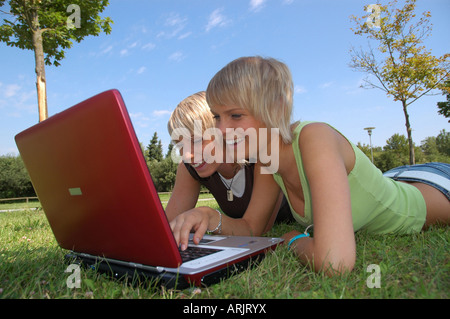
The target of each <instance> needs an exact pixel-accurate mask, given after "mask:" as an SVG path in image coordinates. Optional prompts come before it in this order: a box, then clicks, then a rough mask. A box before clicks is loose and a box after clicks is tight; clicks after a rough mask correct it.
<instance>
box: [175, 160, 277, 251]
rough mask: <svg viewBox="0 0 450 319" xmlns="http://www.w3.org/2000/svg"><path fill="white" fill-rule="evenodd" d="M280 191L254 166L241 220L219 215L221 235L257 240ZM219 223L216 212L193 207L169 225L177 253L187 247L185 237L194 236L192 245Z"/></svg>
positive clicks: (271, 180) (268, 176)
mask: <svg viewBox="0 0 450 319" xmlns="http://www.w3.org/2000/svg"><path fill="white" fill-rule="evenodd" d="M279 194H280V189H279V187H278V184H276V182H275V181H274V180H273V177H272V175H270V174H261V170H260V167H259V166H258V165H256V166H255V174H254V182H253V190H252V196H251V200H250V203H249V206H248V208H247V210H246V211H245V214H244V216H243V217H242V218H230V217H228V216H225V215H222V231H221V234H224V235H239V236H259V235H261V234H262V233H263V231H264V230H265V229H266V227H267V225H268V223H269V221H270V219H271V216H272V214H273V212H274V209H275V205H276V203H277V200H278V198H279ZM219 221H220V215H219V214H218V212H217V211H216V210H214V209H212V208H210V207H197V208H195V209H192V210H190V211H187V212H186V213H184V214H181V215H180V216H178V217H177V218H176V219H175V220H173V221H172V222H171V223H170V225H171V227H172V231H173V233H174V236H175V240H176V241H177V243H178V244H180V245H181V249H183V248H185V247H187V242H188V239H189V233H190V232H191V230H193V231H194V232H195V234H194V243H198V242H199V241H200V240H201V238H202V237H203V235H204V234H205V232H206V231H207V230H208V229H209V230H212V229H215V228H216V227H217V225H218V224H219Z"/></svg>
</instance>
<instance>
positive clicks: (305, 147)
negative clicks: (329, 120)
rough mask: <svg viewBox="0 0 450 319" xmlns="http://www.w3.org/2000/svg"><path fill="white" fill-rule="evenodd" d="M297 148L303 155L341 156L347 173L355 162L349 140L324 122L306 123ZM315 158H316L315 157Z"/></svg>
mask: <svg viewBox="0 0 450 319" xmlns="http://www.w3.org/2000/svg"><path fill="white" fill-rule="evenodd" d="M299 148H300V150H301V151H302V154H304V155H303V156H307V157H308V154H309V155H310V156H314V157H316V156H320V157H328V158H336V157H335V156H337V157H338V158H341V159H342V160H343V162H344V163H345V167H346V170H347V173H349V172H350V171H351V170H352V168H353V166H354V164H355V153H354V151H353V148H352V146H351V144H350V142H349V141H348V140H347V139H346V138H345V137H344V136H343V135H342V134H341V133H340V132H338V131H336V130H335V129H334V128H333V127H331V126H330V125H328V124H326V123H321V122H315V123H310V124H307V125H306V126H305V127H304V128H303V129H302V131H301V134H300V137H299ZM315 160H317V158H315Z"/></svg>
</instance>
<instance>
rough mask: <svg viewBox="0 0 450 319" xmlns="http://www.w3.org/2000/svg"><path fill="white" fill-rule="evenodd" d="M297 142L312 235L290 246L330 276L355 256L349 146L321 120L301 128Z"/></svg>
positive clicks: (351, 264)
mask: <svg viewBox="0 0 450 319" xmlns="http://www.w3.org/2000/svg"><path fill="white" fill-rule="evenodd" d="M299 145H300V150H301V152H302V159H303V165H304V167H305V173H306V176H307V178H308V182H309V185H310V191H311V197H312V208H313V216H314V238H311V237H308V238H301V239H298V240H296V241H295V242H294V243H293V244H292V246H291V249H293V250H295V252H296V253H297V254H298V255H299V257H300V259H301V260H302V261H303V262H304V263H307V264H309V265H311V267H313V269H314V270H316V271H324V272H325V273H327V274H329V275H332V274H334V273H336V272H338V273H340V272H344V271H350V270H352V269H353V267H354V263H355V258H356V257H355V254H356V253H355V250H356V248H355V237H354V231H353V222H352V211H351V201H350V188H349V185H348V180H347V172H348V171H349V170H351V168H352V167H353V165H354V153H353V150H352V149H351V145H350V144H349V143H348V142H347V141H346V140H345V138H344V137H342V136H341V135H340V134H339V133H338V132H336V131H335V130H333V129H332V128H331V127H329V126H327V125H325V124H320V123H318V124H310V125H308V126H306V127H305V128H304V129H303V130H302V132H301V135H300V139H299ZM352 160H353V164H352ZM295 235H296V233H295V232H290V233H288V234H285V235H284V238H285V239H286V241H289V240H290V239H291V238H292V237H294V236H295Z"/></svg>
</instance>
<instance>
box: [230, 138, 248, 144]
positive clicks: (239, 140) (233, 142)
mask: <svg viewBox="0 0 450 319" xmlns="http://www.w3.org/2000/svg"><path fill="white" fill-rule="evenodd" d="M244 140H245V137H241V138H237V139H235V140H225V144H227V145H236V144H239V143H241V142H242V141H244Z"/></svg>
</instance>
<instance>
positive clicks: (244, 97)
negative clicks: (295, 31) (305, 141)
mask: <svg viewBox="0 0 450 319" xmlns="http://www.w3.org/2000/svg"><path fill="white" fill-rule="evenodd" d="M206 100H207V102H208V104H209V105H210V106H211V107H214V106H215V105H219V106H221V105H222V106H223V105H234V106H238V107H241V108H243V109H245V110H248V111H249V112H250V114H252V115H253V116H254V117H255V118H256V119H258V120H260V121H261V122H263V123H264V124H265V125H266V126H267V127H268V128H278V129H279V130H280V134H281V138H282V140H283V142H284V143H286V144H289V143H291V142H292V132H291V128H290V126H291V116H292V105H293V82H292V75H291V72H290V71H289V68H288V67H287V66H286V65H285V64H284V63H282V62H280V61H278V60H275V59H273V58H262V57H259V56H255V57H242V58H239V59H236V60H234V61H232V62H230V63H229V64H227V65H226V66H225V67H224V68H223V69H222V70H220V71H219V72H218V73H217V74H216V75H215V76H214V77H213V78H212V79H211V81H210V82H209V84H208V88H207V90H206Z"/></svg>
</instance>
